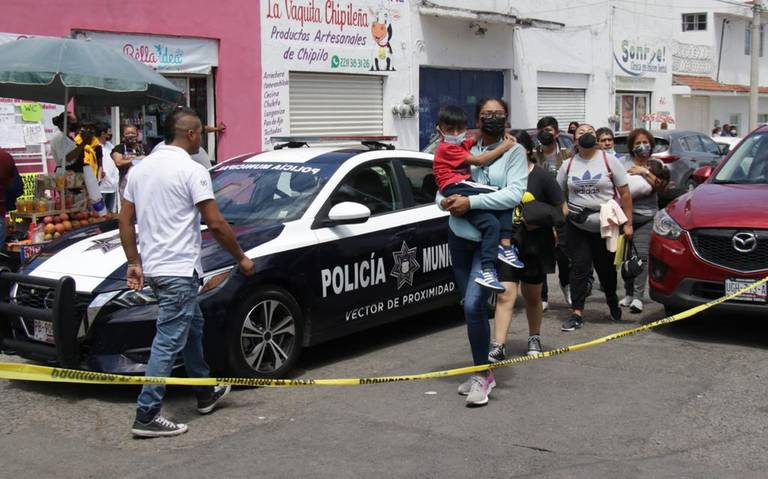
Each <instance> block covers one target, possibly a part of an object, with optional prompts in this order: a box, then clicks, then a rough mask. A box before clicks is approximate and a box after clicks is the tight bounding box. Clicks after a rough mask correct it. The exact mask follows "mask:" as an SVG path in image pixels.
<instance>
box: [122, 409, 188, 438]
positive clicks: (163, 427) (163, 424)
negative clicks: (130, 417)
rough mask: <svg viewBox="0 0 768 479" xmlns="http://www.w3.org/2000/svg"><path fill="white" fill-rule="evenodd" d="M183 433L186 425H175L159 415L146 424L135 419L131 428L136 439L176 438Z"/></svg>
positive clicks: (185, 430)
mask: <svg viewBox="0 0 768 479" xmlns="http://www.w3.org/2000/svg"><path fill="white" fill-rule="evenodd" d="M185 432H187V425H186V424H181V423H175V422H173V421H171V420H170V419H166V418H164V417H163V416H161V415H159V414H158V415H157V416H155V417H154V418H153V419H152V420H151V421H149V422H148V423H146V424H145V423H143V422H140V421H139V420H138V419H136V420H135V421H133V427H132V428H131V433H132V434H133V435H134V436H136V437H164V436H178V435H179V434H184V433H185Z"/></svg>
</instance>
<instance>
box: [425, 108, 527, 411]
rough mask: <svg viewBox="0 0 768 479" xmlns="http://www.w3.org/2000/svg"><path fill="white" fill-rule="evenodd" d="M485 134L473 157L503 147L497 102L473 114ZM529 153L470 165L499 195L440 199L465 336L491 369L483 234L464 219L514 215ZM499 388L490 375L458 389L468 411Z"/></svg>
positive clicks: (517, 150)
mask: <svg viewBox="0 0 768 479" xmlns="http://www.w3.org/2000/svg"><path fill="white" fill-rule="evenodd" d="M475 112H476V116H477V124H478V127H479V128H480V131H481V134H480V137H479V138H478V140H477V143H476V144H475V145H474V146H472V148H471V153H472V155H473V156H478V155H481V154H482V153H485V152H487V151H488V150H493V149H495V148H497V147H498V146H499V144H500V143H501V142H502V140H503V138H504V133H505V130H506V124H507V117H508V115H509V108H508V107H507V104H506V102H504V100H501V99H499V98H484V99H482V100H480V102H478V104H477V107H476V109H475ZM527 164H528V162H527V160H526V154H525V149H523V147H521V146H520V145H513V146H512V147H511V148H510V149H509V150H507V151H506V152H504V154H503V155H501V157H500V158H498V159H497V160H496V161H494V162H492V163H490V164H487V165H485V166H471V167H470V173H471V177H472V180H473V181H474V182H476V183H481V184H484V185H492V186H495V187H497V188H499V189H498V190H497V191H491V192H488V193H484V194H480V195H473V196H459V195H451V196H449V197H447V198H442V197H438V200H439V202H440V205H441V207H442V208H443V209H446V210H448V211H450V212H451V216H450V219H449V226H450V232H449V235H448V246H449V248H450V251H451V261H452V264H453V272H454V276H455V278H456V287H457V290H458V291H459V294H460V296H461V297H462V299H463V306H464V316H465V319H466V321H467V336H468V337H469V344H470V348H471V350H472V359H473V362H474V364H475V365H476V366H479V365H484V364H488V349H489V345H490V341H491V330H490V325H489V324H488V294H489V291H488V289H487V288H484V287H483V286H481V285H480V284H479V283H477V282H475V281H473V279H474V278H476V277H478V276H481V275H482V267H481V261H480V257H481V235H480V232H479V231H478V230H477V229H476V228H475V227H473V226H472V225H471V224H470V223H469V222H468V221H467V220H466V219H464V218H463V216H464V215H465V214H466V213H467V212H469V211H470V210H493V211H503V210H514V208H515V207H516V206H517V205H518V204H519V203H520V200H521V199H522V197H523V192H524V191H525V188H526V183H527V179H528V166H527ZM495 386H496V381H495V378H494V375H493V372H492V371H490V370H489V371H485V372H483V373H478V374H475V375H473V376H471V377H470V378H469V380H468V381H466V382H464V383H462V384H461V385H460V386H459V390H458V392H459V394H461V395H466V396H467V405H468V406H483V405H485V404H487V403H488V396H489V394H490V392H491V390H492V389H493V387H495Z"/></svg>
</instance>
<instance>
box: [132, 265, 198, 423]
mask: <svg viewBox="0 0 768 479" xmlns="http://www.w3.org/2000/svg"><path fill="white" fill-rule="evenodd" d="M147 282H148V283H149V286H150V287H151V288H152V291H153V292H154V293H155V297H157V303H158V308H159V314H158V317H157V333H155V339H154V340H153V341H152V351H151V353H150V356H149V363H148V364H147V371H146V373H145V376H154V377H168V376H170V375H171V372H172V371H173V363H174V360H175V358H176V355H177V354H179V353H182V354H183V355H184V368H185V369H186V370H187V375H188V376H189V377H193V378H195V377H208V375H209V374H210V370H209V369H208V364H207V363H206V362H205V358H204V357H203V313H202V311H200V305H199V304H198V303H197V290H198V287H199V286H200V283H199V281H198V277H197V274H195V275H194V276H192V277H183V276H157V277H154V278H147ZM194 389H195V393H196V394H197V396H198V397H208V396H210V395H211V393H212V391H213V388H211V387H199V388H194ZM163 396H165V385H162V384H146V385H144V387H142V389H141V394H139V400H138V407H137V411H136V418H137V419H138V420H139V421H141V422H145V423H146V422H149V421H151V420H152V419H153V418H154V417H155V416H156V415H157V414H158V413H159V412H160V408H161V406H162V401H163Z"/></svg>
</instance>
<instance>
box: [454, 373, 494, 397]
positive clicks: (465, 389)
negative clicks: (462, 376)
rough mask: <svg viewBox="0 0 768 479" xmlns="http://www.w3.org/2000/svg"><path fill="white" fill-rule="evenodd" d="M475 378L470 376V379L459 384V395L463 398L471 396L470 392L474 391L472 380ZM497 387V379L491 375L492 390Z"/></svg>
mask: <svg viewBox="0 0 768 479" xmlns="http://www.w3.org/2000/svg"><path fill="white" fill-rule="evenodd" d="M474 378H475V376H470V377H469V379H467V380H466V381H464V382H463V383H461V384H459V390H458V392H459V395H461V396H467V395H469V392H470V391H471V390H472V380H473V379H474ZM495 387H496V378H494V377H493V375H491V383H490V388H491V389H493V388H495Z"/></svg>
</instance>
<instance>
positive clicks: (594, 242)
mask: <svg viewBox="0 0 768 479" xmlns="http://www.w3.org/2000/svg"><path fill="white" fill-rule="evenodd" d="M566 229H567V231H568V233H567V235H568V255H569V256H570V257H571V306H572V308H573V309H575V310H583V309H584V301H586V299H587V282H588V281H589V278H590V276H591V274H592V267H593V266H594V268H595V271H596V272H597V277H598V279H600V285H601V286H602V287H603V290H604V291H605V299H606V301H607V302H608V306H609V307H616V306H617V305H618V303H619V298H618V296H617V295H616V267H615V266H614V265H613V260H614V257H615V253H611V252H610V251H608V250H607V249H606V247H605V238H601V237H600V233H591V232H589V231H584V230H583V229H581V228H579V227H577V226H574V225H573V223H571V222H570V221H567V222H566Z"/></svg>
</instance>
